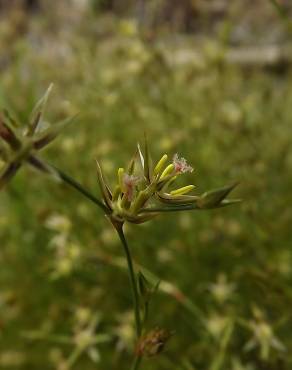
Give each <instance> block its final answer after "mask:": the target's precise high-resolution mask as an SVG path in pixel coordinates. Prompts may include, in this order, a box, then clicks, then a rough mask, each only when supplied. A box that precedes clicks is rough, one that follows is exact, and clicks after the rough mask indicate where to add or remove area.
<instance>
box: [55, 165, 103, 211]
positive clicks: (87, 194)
mask: <svg viewBox="0 0 292 370" xmlns="http://www.w3.org/2000/svg"><path fill="white" fill-rule="evenodd" d="M49 166H50V167H52V168H53V170H54V171H56V172H57V174H58V176H59V177H60V179H61V180H62V181H64V182H65V183H66V184H68V185H69V186H71V187H72V188H74V189H75V190H77V191H78V192H79V193H81V194H82V195H83V196H85V197H86V198H87V199H89V200H90V201H91V202H93V203H94V204H96V205H97V206H98V207H99V208H101V209H102V210H103V211H104V212H105V213H106V214H109V213H110V212H109V209H108V208H107V207H106V206H105V205H104V204H103V203H102V202H101V201H100V200H99V199H97V198H96V197H95V196H94V195H93V194H91V193H90V192H89V191H88V190H87V189H85V188H84V187H83V186H82V185H81V184H79V183H78V182H77V181H76V180H74V179H73V178H72V177H71V176H69V175H67V174H66V173H64V172H63V171H61V170H59V169H58V168H57V167H55V166H52V165H49Z"/></svg>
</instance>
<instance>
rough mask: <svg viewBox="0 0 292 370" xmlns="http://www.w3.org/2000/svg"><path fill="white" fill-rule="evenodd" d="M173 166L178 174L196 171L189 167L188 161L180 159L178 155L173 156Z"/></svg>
mask: <svg viewBox="0 0 292 370" xmlns="http://www.w3.org/2000/svg"><path fill="white" fill-rule="evenodd" d="M173 165H174V170H175V172H176V173H185V172H193V170H194V169H193V167H192V166H190V165H188V163H187V161H186V159H185V158H179V156H178V154H177V153H176V154H175V155H174V156H173Z"/></svg>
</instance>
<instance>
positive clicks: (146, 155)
mask: <svg viewBox="0 0 292 370" xmlns="http://www.w3.org/2000/svg"><path fill="white" fill-rule="evenodd" d="M151 164H152V163H151V156H150V152H149V147H148V140H147V136H146V134H144V177H145V179H146V180H147V181H148V182H150V181H151V175H150V167H151Z"/></svg>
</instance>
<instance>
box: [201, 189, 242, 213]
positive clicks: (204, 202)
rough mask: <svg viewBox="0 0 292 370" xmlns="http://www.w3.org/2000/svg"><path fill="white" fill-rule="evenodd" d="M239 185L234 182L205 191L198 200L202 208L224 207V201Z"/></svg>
mask: <svg viewBox="0 0 292 370" xmlns="http://www.w3.org/2000/svg"><path fill="white" fill-rule="evenodd" d="M237 185H238V183H234V184H232V185H229V186H224V187H222V188H219V189H215V190H211V191H208V192H206V193H204V194H203V195H202V196H201V197H200V199H199V201H198V206H199V207H200V208H202V209H203V208H205V209H207V208H217V207H222V201H223V200H224V199H225V198H226V197H227V195H228V194H229V193H230V192H231V191H232V190H233V189H234V188H235V187H236V186H237ZM226 205H227V204H226Z"/></svg>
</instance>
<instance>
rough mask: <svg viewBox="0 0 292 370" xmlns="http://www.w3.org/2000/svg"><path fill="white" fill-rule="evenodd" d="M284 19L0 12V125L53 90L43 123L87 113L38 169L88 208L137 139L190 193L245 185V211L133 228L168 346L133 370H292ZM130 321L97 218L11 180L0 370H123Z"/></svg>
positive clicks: (250, 7) (171, 7)
mask: <svg viewBox="0 0 292 370" xmlns="http://www.w3.org/2000/svg"><path fill="white" fill-rule="evenodd" d="M279 3H280V1H279ZM280 4H281V9H277V7H276V6H275V4H273V2H269V1H263V0H262V1H258V2H253V1H247V0H246V1H240V0H238V1H232V2H229V1H225V0H220V1H219V0H210V1H203V0H193V1H191V0H185V1H174V0H173V1H166V0H165V1H164V0H160V1H158V0H157V1H143V0H140V1H136V2H135V1H133V0H132V1H130V0H129V1H127V0H123V1H118V0H111V1H110V0H103V1H101V0H100V1H98V0H92V1H86V0H83V1H81V0H80V1H78V0H75V1H73V0H72V1H69V0H68V1H65V0H60V1H45V0H43V1H26V2H21V1H4V0H2V1H0V105H1V108H4V107H5V108H7V109H9V110H10V111H11V112H12V113H13V114H14V116H15V117H17V118H18V120H19V121H21V122H22V123H23V124H25V123H26V122H27V119H28V115H29V112H30V110H31V109H32V107H33V106H34V104H35V102H36V101H37V100H38V99H39V98H40V97H41V96H42V95H43V93H44V92H45V90H46V88H47V87H48V85H49V84H50V83H51V82H53V83H54V85H55V87H54V91H53V94H52V96H51V98H50V101H49V105H48V109H47V113H46V119H47V120H48V121H50V122H54V120H56V119H60V118H62V117H66V116H68V115H71V114H74V113H76V112H80V114H79V116H78V118H77V119H76V121H75V123H73V124H72V125H71V126H70V127H69V128H68V129H67V130H66V132H63V134H62V135H60V137H59V138H58V139H57V140H56V141H55V142H54V143H53V144H52V145H51V146H50V147H49V148H48V150H46V151H44V152H43V153H42V157H43V158H46V159H47V160H48V161H49V162H51V163H54V164H55V165H57V166H58V167H59V168H62V169H64V170H65V171H66V172H67V173H70V174H71V175H72V176H73V177H75V178H76V179H78V180H79V181H80V182H81V183H82V184H84V185H85V186H86V187H88V188H89V189H91V191H92V192H93V193H95V194H98V187H97V179H96V169H95V163H94V160H95V158H97V157H98V158H99V159H100V161H101V162H102V164H103V167H104V169H105V172H106V174H107V177H108V178H109V180H110V182H113V181H114V180H115V177H116V168H118V167H123V166H125V164H126V163H127V161H128V160H129V158H130V157H131V156H132V154H133V152H134V150H135V147H136V143H137V142H138V141H141V140H142V138H143V134H144V131H146V132H147V134H148V137H149V141H150V145H151V151H152V154H153V157H154V158H156V159H157V160H158V159H159V158H160V157H161V155H162V154H163V153H165V152H167V153H169V154H170V156H172V155H173V154H174V153H176V152H178V153H180V155H182V156H184V157H186V158H187V159H188V161H189V162H190V163H191V164H192V165H193V167H194V168H195V171H194V172H193V174H192V175H189V179H188V180H189V181H187V182H189V183H193V182H195V184H196V186H197V188H196V191H197V192H198V193H202V192H204V191H205V190H208V189H211V188H214V187H219V186H221V185H224V184H226V183H231V182H232V181H234V180H239V181H240V183H241V185H240V187H239V188H238V190H236V192H235V195H236V196H238V197H241V198H243V199H244V202H243V203H242V204H240V205H239V206H234V207H230V208H227V209H218V210H214V211H210V212H201V213H200V212H198V213H195V212H193V213H185V214H182V213H181V214H178V215H165V216H163V217H160V218H159V219H158V220H157V222H153V223H148V224H145V225H142V226H130V227H128V228H127V237H128V240H129V243H130V246H131V250H132V253H133V255H134V258H135V261H137V262H138V263H139V264H141V265H143V266H144V267H146V268H148V269H150V270H151V271H152V272H153V273H154V274H155V275H157V276H158V277H159V278H160V279H161V280H162V282H161V290H160V291H159V292H158V293H157V294H156V296H155V297H154V299H153V302H152V305H151V315H150V322H149V326H148V327H149V329H151V328H154V327H156V326H159V327H163V328H167V329H169V330H171V331H174V332H175V334H174V336H173V337H172V338H171V340H170V341H169V343H168V344H167V346H166V348H165V352H164V353H163V354H161V355H159V356H157V357H153V358H151V359H145V361H144V362H143V365H142V369H145V370H147V369H148V370H150V369H151V370H156V369H157V370H171V369H176V370H177V369H181V370H205V369H208V370H220V369H222V370H261V369H263V370H283V369H287V370H288V369H291V368H292V354H291V353H292V351H291V349H292V330H291V325H292V321H291V305H292V287H291V283H292V250H291V248H292V232H291V221H292V213H291V204H292V195H291V186H292V171H291V168H292V151H291V137H292V135H291V134H292V124H291V115H292V74H291V72H292V68H291V62H292V52H291V44H290V43H291V25H290V23H289V22H290V20H289V17H290V14H292V7H291V5H290V4H289V1H286V2H285V1H282V2H281V3H280ZM279 10H280V11H279ZM131 304H132V302H131V291H130V287H129V283H128V276H127V271H126V269H125V261H124V257H123V251H122V249H121V246H120V244H119V241H118V239H117V238H116V236H115V234H114V232H113V230H112V228H111V225H110V224H109V222H108V221H107V220H106V219H105V218H104V217H103V215H102V213H101V212H100V211H99V209H96V208H94V206H92V205H91V204H88V203H86V201H85V200H84V199H83V198H82V197H81V196H80V195H79V194H78V193H75V192H74V191H73V190H71V189H69V188H68V187H66V185H60V184H56V183H55V182H54V181H52V180H50V179H49V178H47V177H44V176H41V175H39V174H38V173H36V172H33V171H32V170H31V169H30V168H27V167H25V168H22V169H21V171H20V172H19V173H18V175H17V177H16V178H15V179H13V182H12V183H10V184H9V185H8V186H7V188H6V189H5V191H4V192H1V194H0V368H1V369H19V370H24V369H29V370H39V369H42V370H47V369H55V370H65V369H66V370H67V369H69V368H70V369H73V370H74V369H76V370H78V369H82V370H91V369H100V370H105V369H106V370H107V369H116V370H129V368H130V365H129V364H130V361H131V356H132V351H133V348H132V345H133V340H134V331H133V324H134V322H133V314H132V306H131ZM104 333H107V334H110V340H109V341H108V342H106V343H99V344H96V345H88V343H89V341H88V338H89V339H92V338H93V337H95V336H96V335H97V336H98V335H100V334H104Z"/></svg>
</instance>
